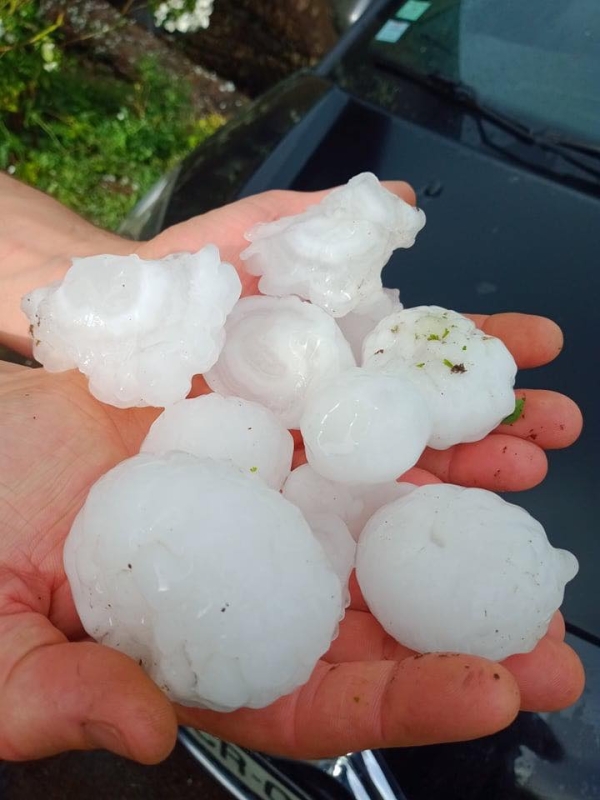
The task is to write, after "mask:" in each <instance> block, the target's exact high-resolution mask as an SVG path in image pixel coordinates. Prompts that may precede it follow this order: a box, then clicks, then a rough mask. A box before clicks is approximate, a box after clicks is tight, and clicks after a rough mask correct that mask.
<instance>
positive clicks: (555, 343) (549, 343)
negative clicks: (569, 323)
mask: <svg viewBox="0 0 600 800" xmlns="http://www.w3.org/2000/svg"><path fill="white" fill-rule="evenodd" d="M466 316H468V317H469V318H470V319H472V320H473V322H475V324H476V325H477V327H478V328H481V330H483V331H485V333H488V334H489V335H490V336H497V337H498V339H501V340H502V341H503V342H504V344H505V345H506V346H507V347H508V349H509V350H510V352H511V353H512V355H513V358H514V359H515V361H516V362H517V365H518V367H519V369H529V368H531V367H541V366H542V364H547V363H548V362H549V361H552V360H553V359H555V358H556V356H557V355H558V354H559V353H560V352H561V350H562V348H563V343H564V340H563V335H562V331H561V329H560V328H559V327H558V325H557V324H556V323H555V322H553V321H552V320H551V319H547V318H546V317H538V316H535V315H533V314H516V313H506V314H492V315H487V314H467V315H466Z"/></svg>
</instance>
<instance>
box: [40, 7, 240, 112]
mask: <svg viewBox="0 0 600 800" xmlns="http://www.w3.org/2000/svg"><path fill="white" fill-rule="evenodd" d="M40 9H41V11H42V13H43V14H44V16H45V17H46V18H48V19H50V20H52V21H54V20H56V19H57V17H58V16H59V15H61V14H62V15H63V30H64V32H65V34H66V36H67V40H70V41H71V42H72V43H73V44H74V45H76V46H77V47H80V48H84V49H86V50H88V51H89V53H90V54H91V55H92V57H93V58H94V59H96V60H101V61H107V62H109V63H110V64H111V66H112V67H113V68H114V69H115V70H116V71H117V72H119V73H120V74H122V75H123V76H125V77H127V78H129V79H132V80H136V79H137V78H138V77H139V68H138V65H139V62H140V59H141V58H142V57H148V56H149V57H151V58H153V59H154V60H155V61H156V63H157V64H158V66H159V67H160V68H161V69H163V70H165V71H166V72H167V73H169V74H171V75H172V76H173V79H174V80H178V81H181V80H184V81H185V82H186V83H187V84H188V85H189V86H190V90H191V98H190V99H191V102H192V105H193V106H194V108H195V109H196V111H197V113H198V114H202V115H205V114H210V113H218V114H221V115H223V116H224V117H226V118H229V117H231V116H233V115H234V114H235V113H236V112H237V111H238V109H239V108H240V106H242V105H244V103H245V102H246V98H245V97H244V95H243V94H241V93H240V92H238V91H237V90H235V89H234V88H233V87H232V86H231V84H229V83H228V82H227V81H226V80H223V79H222V78H221V77H218V76H217V75H214V74H213V73H211V72H209V71H207V70H206V69H203V68H202V67H200V66H199V65H198V64H194V63H193V62H192V61H190V60H189V59H188V58H186V57H185V56H184V55H183V54H182V53H180V52H178V50H177V49H174V48H172V47H171V46H169V44H168V43H166V42H164V41H162V39H160V38H159V37H157V36H154V35H153V34H152V33H150V32H149V31H147V30H145V29H144V28H143V27H141V26H140V25H138V24H137V23H136V22H135V21H134V20H133V19H130V18H127V17H124V16H123V15H122V14H120V13H119V12H118V11H117V10H116V9H115V8H113V6H111V5H110V3H109V2H107V0H77V2H71V0H41V2H40Z"/></svg>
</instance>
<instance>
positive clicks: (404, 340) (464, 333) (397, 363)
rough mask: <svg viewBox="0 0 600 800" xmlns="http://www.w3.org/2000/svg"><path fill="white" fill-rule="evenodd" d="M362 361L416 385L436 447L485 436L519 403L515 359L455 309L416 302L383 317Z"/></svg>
mask: <svg viewBox="0 0 600 800" xmlns="http://www.w3.org/2000/svg"><path fill="white" fill-rule="evenodd" d="M363 363H364V365H365V366H366V367H369V368H370V369H372V370H377V371H383V372H393V373H394V374H396V375H401V376H402V377H404V378H405V379H407V380H409V381H411V382H412V383H413V384H414V385H415V386H416V387H418V389H419V390H420V392H421V393H422V395H423V398H424V400H425V401H426V402H427V403H428V405H429V407H430V409H431V413H432V415H433V431H432V434H431V438H430V439H429V442H428V444H429V446H430V447H434V448H436V449H437V450H444V449H446V448H448V447H451V446H452V445H454V444H458V443H459V442H474V441H477V440H479V439H483V437H484V436H486V435H487V434H488V433H489V432H490V431H492V430H493V429H494V428H495V427H496V426H497V425H499V424H500V422H502V420H503V419H504V417H506V416H507V415H508V414H510V413H511V412H512V411H513V409H514V407H515V396H514V392H513V385H514V382H515V375H516V372H517V365H516V364H515V361H514V359H513V357H512V356H511V354H510V353H509V351H508V350H507V348H506V346H505V345H504V344H503V342H501V341H500V339H497V338H495V337H494V336H488V335H486V334H485V333H483V331H480V330H479V329H478V328H477V327H476V326H475V323H474V322H472V321H471V320H470V319H467V317H464V316H463V315H462V314H458V313H457V312H456V311H449V310H447V309H445V308H440V307H438V306H418V307H417V308H405V309H404V310H403V311H399V312H397V313H395V314H392V315H390V316H389V317H385V319H383V320H382V321H381V322H380V323H379V324H378V325H377V327H376V328H375V330H374V331H373V332H372V333H370V334H369V335H368V336H367V337H366V339H365V343H364V346H363Z"/></svg>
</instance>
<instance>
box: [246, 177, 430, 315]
mask: <svg viewBox="0 0 600 800" xmlns="http://www.w3.org/2000/svg"><path fill="white" fill-rule="evenodd" d="M424 225H425V214H424V213H423V212H422V211H421V210H420V209H417V208H414V207H413V206H411V205H410V204H409V203H406V202H405V201H404V200H401V199H400V198H399V197H397V195H395V194H392V192H390V191H388V190H387V189H385V188H384V187H383V186H382V185H381V184H380V183H379V181H378V180H377V178H376V177H375V175H373V174H372V173H369V172H365V173H362V174H361V175H356V176H355V177H354V178H352V179H351V180H350V181H349V182H348V183H347V184H346V185H345V186H341V187H340V188H338V189H334V190H333V191H332V192H330V193H329V194H328V195H327V196H326V197H325V199H324V200H322V201H321V202H320V203H319V204H317V205H314V206H310V207H309V208H308V209H306V211H304V212H303V213H302V214H297V215H296V216H293V217H283V218H282V219H278V220H276V221H275V222H267V223H260V224H259V225H256V226H255V227H254V228H252V229H251V230H250V231H249V233H247V234H246V238H247V239H248V240H249V241H250V242H251V243H252V244H251V245H250V246H249V247H247V248H246V250H244V251H243V252H242V254H241V258H242V259H243V260H244V261H245V262H246V270H247V271H248V272H250V273H251V274H252V275H260V276H262V277H261V279H260V281H259V284H258V288H259V289H260V291H261V292H262V293H263V294H269V295H277V296H282V295H291V294H295V295H298V296H299V297H303V298H304V299H306V300H310V301H311V303H314V304H315V305H318V306H320V307H321V308H323V309H325V311H327V312H328V313H329V314H332V315H333V316H334V317H343V316H344V315H345V314H347V313H348V312H349V311H352V310H353V309H355V308H357V307H359V306H360V305H361V304H363V303H365V302H367V303H368V302H369V301H370V298H371V295H373V294H377V293H379V292H381V288H382V285H381V270H382V269H383V267H384V266H385V264H386V263H387V261H388V260H389V258H390V256H391V255H392V253H393V251H394V250H395V249H396V248H398V247H411V246H412V245H413V244H414V241H415V237H416V235H417V233H418V232H419V231H420V230H421V228H422V227H423V226H424Z"/></svg>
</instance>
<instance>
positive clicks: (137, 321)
mask: <svg viewBox="0 0 600 800" xmlns="http://www.w3.org/2000/svg"><path fill="white" fill-rule="evenodd" d="M240 293H241V283H240V279H239V277H238V275H237V273H236V271H235V269H234V267H232V266H231V264H227V263H224V262H221V260H220V258H219V251H218V249H217V248H216V247H215V246H214V245H207V246H206V247H204V248H203V249H202V250H200V251H199V252H198V253H177V254H173V255H170V256H167V257H166V258H164V259H162V260H159V261H145V260H142V259H141V258H139V257H138V256H137V255H131V256H115V255H101V256H90V257H88V258H74V259H73V263H72V266H71V268H70V269H69V271H68V272H67V274H66V275H65V277H64V279H63V280H62V282H57V283H53V284H50V285H49V286H45V287H43V288H40V289H36V290H35V291H33V292H31V293H30V294H28V295H26V296H25V297H24V298H23V301H22V304H21V307H22V309H23V311H24V312H25V314H26V315H27V317H28V319H29V321H30V323H31V330H32V335H33V338H34V348H33V353H34V356H35V357H36V358H37V360H38V361H40V362H41V363H42V364H43V365H44V367H45V368H46V369H47V370H49V371H50V372H61V371H63V370H67V369H75V368H78V369H79V370H81V372H83V373H84V374H85V375H87V376H88V377H89V388H90V392H91V393H92V394H93V395H94V396H95V397H97V398H98V399H99V400H101V401H103V402H105V403H110V404H111V405H114V406H118V407H120V408H127V407H130V406H145V405H150V406H166V405H169V404H171V403H174V402H176V401H177V400H182V399H183V398H184V397H185V396H186V395H187V394H188V392H189V391H190V387H191V380H192V377H193V376H194V375H195V374H197V373H201V372H204V371H205V370H207V369H209V368H210V367H211V366H212V365H213V364H214V363H215V361H216V360H217V358H218V355H219V352H220V350H221V347H222V346H223V342H224V338H225V332H224V325H225V319H226V317H227V314H228V313H229V312H230V311H231V309H232V308H233V306H234V304H235V302H236V301H237V299H238V298H239V296H240Z"/></svg>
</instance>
